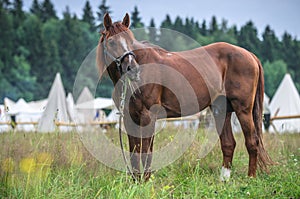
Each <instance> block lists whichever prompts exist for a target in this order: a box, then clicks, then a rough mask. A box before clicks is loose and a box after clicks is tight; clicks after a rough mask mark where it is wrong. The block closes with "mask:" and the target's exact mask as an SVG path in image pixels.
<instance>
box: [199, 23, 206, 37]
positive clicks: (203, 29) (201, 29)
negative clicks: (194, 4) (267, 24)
mask: <svg viewBox="0 0 300 199" xmlns="http://www.w3.org/2000/svg"><path fill="white" fill-rule="evenodd" d="M200 33H201V35H203V36H206V35H207V33H208V30H207V26H206V21H205V19H204V20H203V22H202V24H201V28H200Z"/></svg>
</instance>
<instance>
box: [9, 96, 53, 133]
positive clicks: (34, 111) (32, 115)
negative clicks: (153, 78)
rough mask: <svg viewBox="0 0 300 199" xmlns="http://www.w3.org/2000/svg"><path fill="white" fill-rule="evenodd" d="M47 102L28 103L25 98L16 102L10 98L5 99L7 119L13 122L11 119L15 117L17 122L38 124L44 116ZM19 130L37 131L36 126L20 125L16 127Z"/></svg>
mask: <svg viewBox="0 0 300 199" xmlns="http://www.w3.org/2000/svg"><path fill="white" fill-rule="evenodd" d="M46 104H47V100H40V101H32V102H29V103H27V102H26V101H25V100H24V99H23V98H20V99H19V100H18V101H17V102H14V101H12V100H10V99H8V98H4V105H5V115H6V116H5V118H6V121H11V117H15V121H16V122H19V123H20V122H29V123H30V122H38V121H39V119H40V118H41V116H42V113H43V111H44V108H45V106H46ZM16 129H17V130H21V131H35V130H36V128H35V125H34V124H20V125H17V126H16Z"/></svg>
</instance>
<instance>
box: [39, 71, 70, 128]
mask: <svg viewBox="0 0 300 199" xmlns="http://www.w3.org/2000/svg"><path fill="white" fill-rule="evenodd" d="M54 121H63V122H68V121H69V117H68V113H67V104H66V94H65V89H64V87H63V84H62V81H61V77H60V74H59V73H57V74H56V77H55V80H54V82H53V84H52V86H51V90H50V93H49V96H48V103H47V107H46V109H45V111H44V113H43V115H42V117H41V119H40V121H39V124H38V131H40V132H53V131H54V130H55V123H54Z"/></svg>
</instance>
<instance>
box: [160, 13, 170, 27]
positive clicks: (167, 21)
mask: <svg viewBox="0 0 300 199" xmlns="http://www.w3.org/2000/svg"><path fill="white" fill-rule="evenodd" d="M172 26H173V25H172V21H171V17H170V15H168V14H167V15H166V19H165V20H163V21H162V23H161V25H160V27H161V28H169V29H172Z"/></svg>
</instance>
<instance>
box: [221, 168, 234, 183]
mask: <svg viewBox="0 0 300 199" xmlns="http://www.w3.org/2000/svg"><path fill="white" fill-rule="evenodd" d="M230 172H231V171H230V169H228V168H225V167H224V166H222V169H221V175H220V180H221V181H222V182H227V181H228V180H229V179H230Z"/></svg>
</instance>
